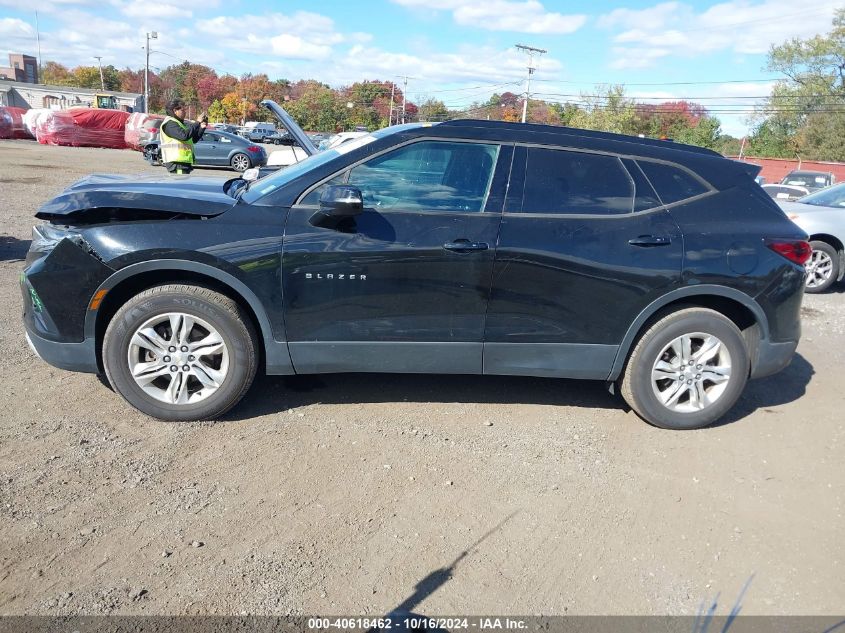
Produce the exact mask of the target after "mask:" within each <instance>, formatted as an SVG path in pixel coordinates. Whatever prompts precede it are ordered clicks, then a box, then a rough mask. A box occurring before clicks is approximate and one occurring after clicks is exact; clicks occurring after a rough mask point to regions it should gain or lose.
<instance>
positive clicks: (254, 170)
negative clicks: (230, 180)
mask: <svg viewBox="0 0 845 633" xmlns="http://www.w3.org/2000/svg"><path fill="white" fill-rule="evenodd" d="M241 178H243V179H244V180H246V181H247V182H252V181H253V180H258V178H259V173H258V167H250V168H249V169H246V170H244V173H242V174H241Z"/></svg>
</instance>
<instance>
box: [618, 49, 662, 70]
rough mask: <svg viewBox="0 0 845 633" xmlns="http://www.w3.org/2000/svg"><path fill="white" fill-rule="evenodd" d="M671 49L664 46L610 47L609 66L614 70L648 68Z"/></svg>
mask: <svg viewBox="0 0 845 633" xmlns="http://www.w3.org/2000/svg"><path fill="white" fill-rule="evenodd" d="M670 52H671V51H669V50H668V49H665V48H625V47H621V46H617V47H614V48H613V49H612V54H613V61H611V62H610V67H611V68H614V69H616V70H626V69H633V68H648V67H649V66H653V65H654V63H655V62H656V61H657V60H658V59H661V58H663V57H666V56H668V55H669V54H670Z"/></svg>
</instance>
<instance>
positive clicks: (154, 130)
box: [147, 127, 158, 134]
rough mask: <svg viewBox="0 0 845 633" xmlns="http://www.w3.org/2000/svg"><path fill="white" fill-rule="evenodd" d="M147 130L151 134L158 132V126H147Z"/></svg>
mask: <svg viewBox="0 0 845 633" xmlns="http://www.w3.org/2000/svg"><path fill="white" fill-rule="evenodd" d="M147 132H152V133H153V134H155V133H156V132H158V128H157V127H148V128H147Z"/></svg>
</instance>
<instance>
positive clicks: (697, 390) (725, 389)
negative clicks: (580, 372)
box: [621, 308, 749, 429]
mask: <svg viewBox="0 0 845 633" xmlns="http://www.w3.org/2000/svg"><path fill="white" fill-rule="evenodd" d="M748 374H749V359H748V351H747V349H746V347H745V342H744V341H743V338H742V334H741V333H740V331H739V329H738V328H737V327H736V325H734V323H733V322H732V321H731V320H730V319H728V318H727V317H725V316H723V315H722V314H720V313H718V312H716V311H714V310H709V309H706V308H686V309H683V310H679V311H678V312H673V313H671V314H669V315H667V316H665V317H663V318H662V319H660V320H659V321H657V322H656V323H655V324H654V325H652V326H651V327H650V328H649V329H648V330H647V331H646V332H645V334H643V335H642V337H641V338H640V339H639V341H638V342H637V344H636V346H635V347H634V351H633V352H631V355H630V356H629V358H628V362H627V364H626V366H625V373H624V375H623V378H622V389H621V391H622V397H623V398H625V400H626V402H627V403H628V404H629V405H630V406H631V408H632V409H633V410H634V411H635V412H636V413H637V414H638V415H639V416H640V417H641V418H643V419H644V420H645V421H646V422H648V423H650V424H653V425H654V426H658V427H661V428H664V429H698V428H702V427H705V426H708V425H710V424H712V423H713V422H715V421H716V420H718V419H719V418H721V417H722V416H723V415H725V413H727V412H728V410H730V408H731V407H733V405H734V404H735V403H736V401H737V399H738V398H739V396H740V394H741V393H742V390H743V389H744V388H745V383H746V381H747V380H748Z"/></svg>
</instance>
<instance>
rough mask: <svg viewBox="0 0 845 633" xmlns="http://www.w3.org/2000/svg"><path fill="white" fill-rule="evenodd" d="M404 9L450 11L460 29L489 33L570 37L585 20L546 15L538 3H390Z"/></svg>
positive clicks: (509, 0) (583, 17)
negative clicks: (545, 34) (511, 32)
mask: <svg viewBox="0 0 845 633" xmlns="http://www.w3.org/2000/svg"><path fill="white" fill-rule="evenodd" d="M392 1H393V2H395V3H396V4H399V5H402V6H404V7H409V8H412V9H419V10H445V11H451V12H452V17H453V19H454V20H455V22H456V23H457V24H460V25H461V26H470V27H475V28H480V29H487V30H489V31H514V32H518V33H550V34H557V35H563V34H567V33H573V32H575V31H577V30H578V29H579V28H581V27H582V26H584V24H585V23H586V22H587V16H586V15H582V14H574V15H564V14H562V13H552V12H549V11H546V9H545V7H544V6H543V5H542V4H541V3H540V2H539V1H538V0H524V1H523V2H514V1H513V0H487V1H483V0H392Z"/></svg>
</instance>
